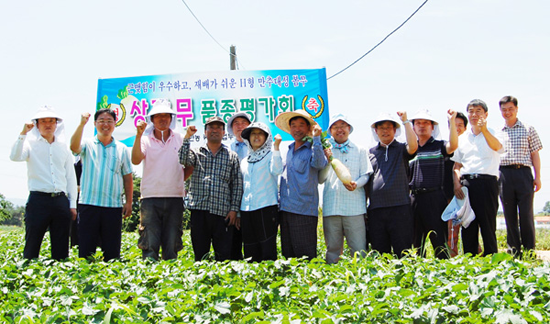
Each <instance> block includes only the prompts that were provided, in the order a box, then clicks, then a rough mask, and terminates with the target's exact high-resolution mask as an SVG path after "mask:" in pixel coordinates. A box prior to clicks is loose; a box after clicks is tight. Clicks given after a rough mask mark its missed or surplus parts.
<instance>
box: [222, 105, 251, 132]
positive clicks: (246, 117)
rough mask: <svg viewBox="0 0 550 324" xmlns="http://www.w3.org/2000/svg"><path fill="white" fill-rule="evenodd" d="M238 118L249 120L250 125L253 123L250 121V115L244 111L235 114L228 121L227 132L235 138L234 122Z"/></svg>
mask: <svg viewBox="0 0 550 324" xmlns="http://www.w3.org/2000/svg"><path fill="white" fill-rule="evenodd" d="M238 117H241V118H244V119H246V120H248V123H249V124H250V123H252V121H251V120H250V116H248V114H247V113H245V112H244V111H239V112H238V113H235V114H233V116H231V117H230V118H229V120H228V121H227V132H228V133H229V134H230V135H231V136H235V134H233V121H234V120H235V118H238Z"/></svg>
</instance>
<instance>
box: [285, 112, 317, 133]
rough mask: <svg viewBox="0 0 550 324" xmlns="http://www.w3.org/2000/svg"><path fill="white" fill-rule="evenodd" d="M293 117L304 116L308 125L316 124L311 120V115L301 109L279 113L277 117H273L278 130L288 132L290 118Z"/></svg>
mask: <svg viewBox="0 0 550 324" xmlns="http://www.w3.org/2000/svg"><path fill="white" fill-rule="evenodd" d="M294 117H302V118H304V119H305V120H307V121H308V122H309V125H310V126H314V125H317V122H316V121H315V120H313V118H312V117H311V115H310V114H309V113H307V112H306V111H305V110H302V109H300V110H295V111H287V112H284V113H281V114H279V115H278V116H277V118H275V125H276V126H277V127H279V129H280V130H282V131H284V132H286V133H289V134H290V120H291V119H292V118H294Z"/></svg>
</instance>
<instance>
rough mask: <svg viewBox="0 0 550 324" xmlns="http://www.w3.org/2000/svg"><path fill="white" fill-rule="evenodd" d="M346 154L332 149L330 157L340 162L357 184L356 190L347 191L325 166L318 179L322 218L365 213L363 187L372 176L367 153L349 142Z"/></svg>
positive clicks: (330, 169) (332, 171)
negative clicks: (321, 182)
mask: <svg viewBox="0 0 550 324" xmlns="http://www.w3.org/2000/svg"><path fill="white" fill-rule="evenodd" d="M348 150H349V151H348V152H347V153H342V152H341V151H340V150H339V149H336V148H333V149H332V155H333V157H334V158H336V159H338V160H340V161H341V162H342V163H343V164H344V165H345V166H346V167H347V168H348V170H349V172H350V174H351V178H352V179H353V181H355V182H356V183H357V189H355V190H354V191H349V190H348V189H346V187H344V184H343V183H342V181H340V180H339V179H338V177H337V176H336V172H334V170H333V169H332V167H331V166H330V164H329V165H327V166H326V167H325V169H323V171H321V173H320V175H319V178H320V179H321V180H320V181H324V183H325V188H324V190H323V216H334V215H338V216H357V215H362V214H365V213H366V212H367V202H366V200H365V188H364V185H365V184H366V183H367V181H368V179H369V175H370V174H372V166H371V165H370V160H369V153H368V151H367V150H366V149H365V148H363V147H360V146H357V145H355V143H353V142H351V141H350V143H349V145H348Z"/></svg>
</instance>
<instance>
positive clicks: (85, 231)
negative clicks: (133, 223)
mask: <svg viewBox="0 0 550 324" xmlns="http://www.w3.org/2000/svg"><path fill="white" fill-rule="evenodd" d="M89 119H90V114H89V113H83V114H82V117H81V119H80V125H78V127H77V128H76V131H75V132H74V134H73V136H72V137H71V151H73V153H74V154H80V158H81V159H82V178H81V181H80V184H81V186H80V188H81V190H80V200H79V204H80V205H79V218H80V220H79V224H78V225H79V226H78V234H79V237H80V246H79V249H80V250H79V256H80V257H81V258H85V257H88V256H91V255H93V254H94V253H95V251H96V248H97V242H98V239H100V240H101V249H102V250H103V257H104V260H105V261H109V260H111V259H114V258H120V244H121V231H122V217H124V218H126V217H129V216H130V215H131V214H132V198H133V196H132V195H133V179H132V165H131V162H130V154H129V152H128V150H127V148H126V146H125V145H124V144H122V143H121V142H119V141H117V140H116V139H115V138H114V137H113V135H112V134H113V131H114V130H115V123H116V114H115V112H114V111H113V110H111V109H108V108H105V109H100V110H98V111H96V113H95V115H94V125H95V128H96V131H97V135H96V136H94V137H93V138H88V139H85V140H84V141H82V133H83V131H84V126H85V125H86V123H88V120H89ZM81 141H82V143H81ZM123 189H124V195H125V197H126V201H125V202H123V201H122V194H123Z"/></svg>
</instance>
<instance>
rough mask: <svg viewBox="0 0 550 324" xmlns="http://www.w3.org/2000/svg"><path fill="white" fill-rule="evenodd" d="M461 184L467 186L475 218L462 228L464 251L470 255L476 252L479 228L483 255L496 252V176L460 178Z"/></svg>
mask: <svg viewBox="0 0 550 324" xmlns="http://www.w3.org/2000/svg"><path fill="white" fill-rule="evenodd" d="M462 185H463V186H466V187H468V197H469V198H470V205H471V207H472V210H473V211H474V214H475V215H476V219H475V220H473V221H472V222H471V223H470V226H468V228H462V245H463V247H464V253H471V254H472V255H476V254H477V253H478V245H479V230H480V229H481V237H482V238H483V255H489V254H493V253H497V252H498V245H497V236H496V229H497V211H498V180H497V178H496V177H491V178H490V179H487V178H483V179H481V178H477V179H467V180H466V179H465V180H462Z"/></svg>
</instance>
